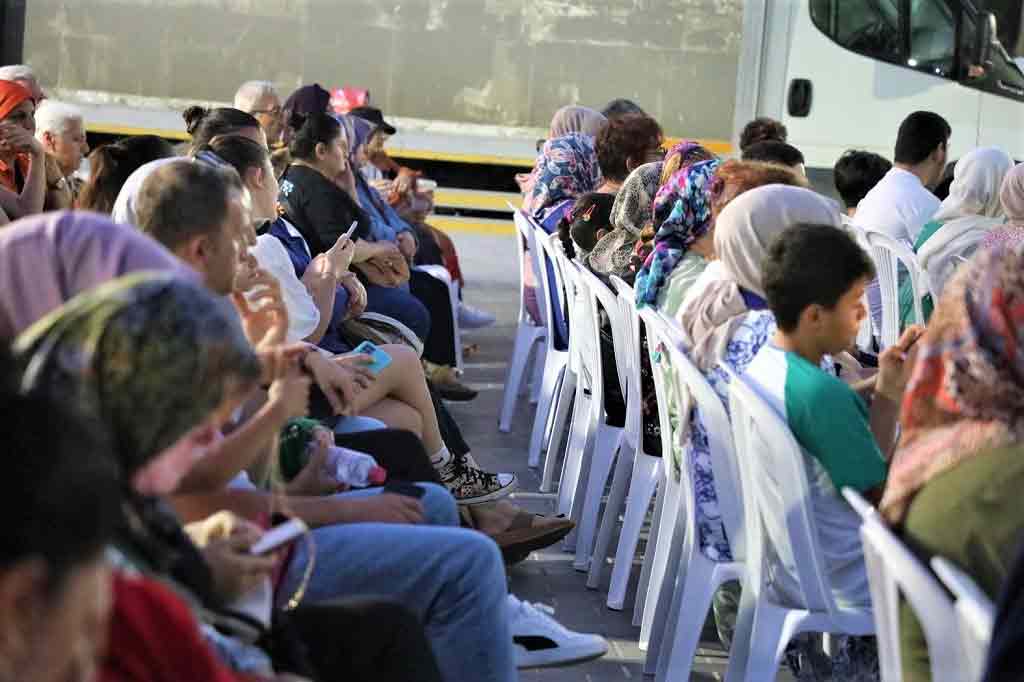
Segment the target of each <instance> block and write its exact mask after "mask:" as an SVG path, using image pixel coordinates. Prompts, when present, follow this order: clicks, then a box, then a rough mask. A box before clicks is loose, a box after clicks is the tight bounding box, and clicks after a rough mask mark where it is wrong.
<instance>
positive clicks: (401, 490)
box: [384, 481, 427, 500]
mask: <svg viewBox="0 0 1024 682" xmlns="http://www.w3.org/2000/svg"><path fill="white" fill-rule="evenodd" d="M384 492H386V493H394V494H396V495H405V496H406V497H415V498H416V499H417V500H418V499H420V498H421V497H423V495H424V494H425V493H426V492H427V491H426V490H424V489H423V488H421V487H419V486H418V485H413V484H412V483H408V482H406V481H389V482H388V483H386V484H384Z"/></svg>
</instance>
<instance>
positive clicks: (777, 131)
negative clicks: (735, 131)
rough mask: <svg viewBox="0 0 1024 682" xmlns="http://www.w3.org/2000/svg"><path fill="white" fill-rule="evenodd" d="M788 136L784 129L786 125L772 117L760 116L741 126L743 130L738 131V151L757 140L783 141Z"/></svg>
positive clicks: (755, 142)
mask: <svg viewBox="0 0 1024 682" xmlns="http://www.w3.org/2000/svg"><path fill="white" fill-rule="evenodd" d="M788 138H789V131H788V130H786V126H784V125H783V124H782V123H780V122H779V121H776V120H775V119H774V118H768V117H766V116H762V117H761V118H755V119H754V120H753V121H751V122H750V123H748V124H747V125H745V126H743V132H741V133H740V151H744V150H746V148H747V147H749V146H751V145H754V144H757V143H758V142H768V141H769V140H774V141H775V142H785V141H786V140H787V139H788Z"/></svg>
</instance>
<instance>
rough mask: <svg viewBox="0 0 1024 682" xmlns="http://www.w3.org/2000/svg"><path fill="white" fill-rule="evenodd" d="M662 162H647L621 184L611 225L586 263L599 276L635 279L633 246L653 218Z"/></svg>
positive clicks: (613, 209)
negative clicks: (652, 209) (653, 205)
mask: <svg viewBox="0 0 1024 682" xmlns="http://www.w3.org/2000/svg"><path fill="white" fill-rule="evenodd" d="M662 165H663V164H662V163H661V162H660V161H658V162H655V163H645V164H644V165H642V166H640V167H639V168H636V169H635V170H633V172H632V173H630V174H629V177H627V178H626V182H624V183H623V184H622V189H620V190H619V193H618V195H617V196H616V197H615V205H614V206H613V207H612V227H613V228H614V229H613V230H612V231H611V232H610V233H609V234H606V235H605V236H604V237H603V238H602V239H601V240H600V241H599V242H597V244H596V245H595V246H594V250H593V251H591V252H590V255H589V256H588V257H587V266H588V267H589V268H590V269H591V270H593V271H594V272H595V273H596V274H598V275H604V276H608V275H618V276H619V277H621V278H622V279H624V280H626V281H629V282H631V281H633V278H634V277H635V276H636V270H637V269H638V267H637V265H636V263H635V259H634V255H633V252H634V247H635V246H636V244H637V243H638V242H639V241H640V235H641V234H642V233H643V231H644V228H646V227H648V226H649V225H650V224H651V223H652V221H653V217H652V214H651V206H652V204H653V203H654V197H655V195H656V194H657V193H658V183H659V182H660V180H661V169H662Z"/></svg>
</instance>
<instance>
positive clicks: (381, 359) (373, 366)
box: [352, 341, 391, 374]
mask: <svg viewBox="0 0 1024 682" xmlns="http://www.w3.org/2000/svg"><path fill="white" fill-rule="evenodd" d="M352 352H353V353H357V354H359V353H365V354H366V355H369V356H372V357H373V362H371V363H370V364H369V365H367V366H366V368H367V369H368V370H370V371H371V372H373V373H374V374H380V373H381V372H383V371H384V368H385V367H387V366H388V365H390V364H391V356H390V355H388V354H387V353H385V352H384V351H382V350H381V349H380V348H377V346H375V345H373V344H372V343H370V342H369V341H363V342H362V343H361V344H359V346H358V347H357V348H356V349H355V350H354V351H352Z"/></svg>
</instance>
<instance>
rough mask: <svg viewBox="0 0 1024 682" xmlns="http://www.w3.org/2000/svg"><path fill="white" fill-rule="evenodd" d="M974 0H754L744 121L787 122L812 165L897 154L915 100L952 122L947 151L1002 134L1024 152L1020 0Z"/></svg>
mask: <svg viewBox="0 0 1024 682" xmlns="http://www.w3.org/2000/svg"><path fill="white" fill-rule="evenodd" d="M990 4H991V5H999V6H1000V9H998V10H997V11H996V12H986V11H981V10H979V9H978V8H977V7H976V6H975V4H973V3H972V2H970V1H969V0H804V1H799V2H793V1H792V0H778V1H776V0H767V1H764V2H750V3H747V5H746V7H745V9H744V35H745V36H746V37H747V38H748V42H747V43H746V44H745V45H744V47H743V50H742V52H741V55H740V76H739V79H738V84H737V86H738V90H737V107H736V126H735V128H736V130H739V129H740V128H741V127H742V125H743V123H744V122H746V121H748V120H750V119H751V118H754V117H755V116H771V117H773V118H777V119H778V120H781V121H782V122H783V123H785V125H786V126H787V128H788V129H789V134H790V141H791V142H792V143H793V144H795V145H796V146H797V147H799V148H800V149H801V150H802V151H803V152H804V155H805V157H806V158H807V165H808V167H809V168H811V169H831V167H832V164H833V163H834V162H835V161H836V159H838V158H839V156H840V155H841V154H842V153H843V151H845V150H846V149H851V148H857V149H867V150H870V151H874V152H877V153H879V154H882V155H883V156H886V157H891V155H892V150H893V146H894V143H895V139H896V132H897V129H898V127H899V124H900V121H902V120H903V118H904V117H905V116H906V115H907V114H909V113H911V112H913V111H917V110H922V109H923V110H931V111H935V112H937V113H939V114H941V115H942V116H944V117H945V118H946V119H947V120H948V121H949V122H950V124H951V126H952V128H953V136H952V138H951V140H950V158H951V159H955V158H958V157H960V156H961V155H963V154H964V153H965V152H966V151H968V150H969V149H972V148H974V147H977V146H988V145H994V146H998V147H1001V148H1002V149H1004V150H1006V151H1007V152H1008V153H1010V154H1011V155H1012V156H1014V157H1016V158H1018V159H1024V73H1022V72H1021V68H1020V66H1019V65H1018V63H1017V62H1015V60H1014V55H1013V54H1011V53H1010V52H1008V51H1007V49H1006V47H1005V46H1004V45H1005V44H1008V45H1009V46H1010V49H1011V51H1018V46H1019V44H1020V41H1021V35H1020V34H1021V20H1022V17H1021V5H1020V3H1019V2H1013V3H1010V2H1003V3H990Z"/></svg>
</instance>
